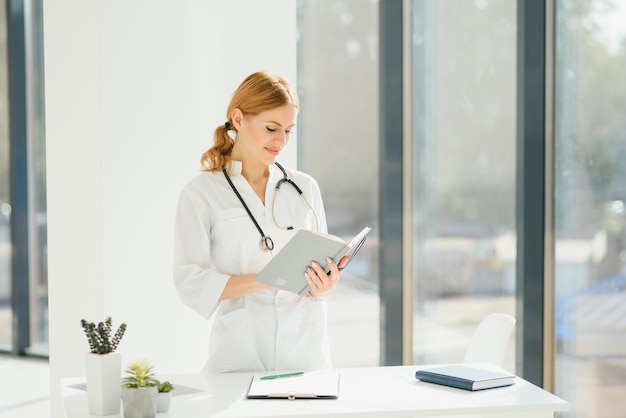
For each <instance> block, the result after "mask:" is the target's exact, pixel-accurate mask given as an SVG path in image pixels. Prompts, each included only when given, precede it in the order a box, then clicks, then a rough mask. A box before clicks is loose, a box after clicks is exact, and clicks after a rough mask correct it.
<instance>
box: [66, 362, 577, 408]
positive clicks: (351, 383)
mask: <svg viewBox="0 0 626 418" xmlns="http://www.w3.org/2000/svg"><path fill="white" fill-rule="evenodd" d="M418 368H419V366H397V367H371V368H347V369H338V370H339V371H340V374H341V381H340V395H339V399H333V400H322V399H298V400H292V401H290V400H284V399H276V400H270V399H262V400H252V399H246V398H245V394H246V391H247V388H248V385H249V383H250V379H251V377H252V374H253V373H225V374H211V375H207V376H204V375H201V374H192V375H168V376H163V377H164V378H166V379H167V380H169V381H171V382H172V383H173V384H174V386H176V385H179V386H181V387H183V386H184V387H187V388H194V389H198V391H197V392H193V393H186V394H183V395H178V396H176V392H175V391H174V395H175V396H173V397H172V402H171V405H170V410H169V412H167V413H161V414H157V418H195V417H198V418H200V417H202V418H206V417H220V418H237V417H328V416H333V417H434V416H436V417H442V416H445V417H455V418H460V417H472V418H477V417H489V418H494V417H507V418H526V417H528V418H530V417H532V418H547V417H554V412H556V411H566V410H568V408H569V405H568V403H567V402H566V401H564V400H562V399H560V398H558V397H556V396H554V395H552V394H551V393H549V392H547V391H545V390H543V389H541V388H539V387H537V386H535V385H533V384H531V383H529V382H527V381H525V380H523V379H521V378H517V379H516V382H515V384H514V385H513V386H508V387H503V388H496V389H489V390H485V391H478V392H469V391H464V390H460V389H454V388H449V387H446V386H440V385H434V384H431V383H426V382H420V381H419V380H417V379H415V370H417V369H418ZM81 382H84V379H82V378H80V379H62V380H61V390H62V394H63V399H64V406H65V413H66V417H67V418H85V417H87V416H89V417H91V415H89V414H88V412H87V394H86V392H85V391H84V390H81V389H77V388H75V387H70V386H71V385H74V384H77V383H81ZM188 392H189V391H188ZM121 416H122V414H121V413H120V415H109V417H110V418H115V417H121Z"/></svg>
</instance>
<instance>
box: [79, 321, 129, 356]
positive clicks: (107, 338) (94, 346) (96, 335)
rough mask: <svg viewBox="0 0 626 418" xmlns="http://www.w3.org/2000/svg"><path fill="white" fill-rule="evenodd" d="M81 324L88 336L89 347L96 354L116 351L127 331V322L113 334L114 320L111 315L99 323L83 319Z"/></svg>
mask: <svg viewBox="0 0 626 418" xmlns="http://www.w3.org/2000/svg"><path fill="white" fill-rule="evenodd" d="M80 324H81V326H82V327H83V331H84V332H85V335H86V336H87V341H88V342H89V349H90V351H91V352H92V353H95V354H108V353H112V352H114V351H115V349H116V348H117V345H118V344H119V343H120V341H121V339H122V337H123V336H124V332H125V331H126V323H122V324H121V325H120V326H119V328H118V329H117V331H115V334H112V330H113V325H112V324H113V321H112V320H111V317H110V316H109V317H107V318H106V319H105V320H104V322H99V323H98V325H96V324H95V323H93V322H87V321H86V320H84V319H81V321H80Z"/></svg>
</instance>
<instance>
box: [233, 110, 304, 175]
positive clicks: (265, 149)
mask: <svg viewBox="0 0 626 418" xmlns="http://www.w3.org/2000/svg"><path fill="white" fill-rule="evenodd" d="M297 116H298V109H297V108H296V107H295V106H294V105H291V104H287V105H284V106H280V107H277V108H274V109H271V110H267V111H265V112H261V113H259V114H258V115H244V114H243V113H242V112H241V111H240V110H239V109H235V110H234V111H233V115H232V121H233V125H234V126H235V128H236V129H237V139H236V140H235V145H234V147H233V152H232V157H233V158H234V159H236V160H240V161H244V162H258V163H261V164H263V165H270V164H273V163H274V161H276V158H278V155H279V154H280V152H281V151H282V150H283V148H285V146H286V145H287V143H288V142H289V138H290V136H291V132H292V130H293V129H295V125H296V117H297Z"/></svg>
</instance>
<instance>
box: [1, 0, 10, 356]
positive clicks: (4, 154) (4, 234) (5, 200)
mask: <svg viewBox="0 0 626 418" xmlns="http://www.w3.org/2000/svg"><path fill="white" fill-rule="evenodd" d="M6 11H7V5H6V0H0V350H10V349H11V347H12V341H13V335H12V326H11V324H12V311H11V223H10V217H11V199H10V185H11V183H10V179H11V176H10V174H9V86H8V76H9V75H8V66H9V60H8V57H7V53H8V51H7V46H8V39H7V31H8V28H7V15H6Z"/></svg>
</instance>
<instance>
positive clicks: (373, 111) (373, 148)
mask: <svg viewBox="0 0 626 418" xmlns="http://www.w3.org/2000/svg"><path fill="white" fill-rule="evenodd" d="M298 34H299V36H298V51H299V52H298V53H299V56H298V91H299V95H300V101H301V103H300V107H301V111H300V115H299V116H298V166H299V169H300V170H302V171H304V172H307V173H309V174H311V175H312V176H313V177H315V179H316V180H317V181H318V183H319V185H320V189H321V191H322V197H323V199H324V206H325V209H326V218H327V221H328V230H329V232H330V233H332V234H335V235H338V236H341V237H344V238H350V237H352V236H354V235H355V234H356V233H357V232H359V231H360V230H361V229H362V228H363V227H364V226H366V225H367V226H371V227H372V231H371V232H370V233H369V234H368V238H367V241H366V243H365V245H364V246H363V248H362V249H361V251H360V252H359V255H358V256H357V257H356V258H355V259H354V261H353V262H351V263H350V267H348V268H347V269H346V270H345V271H344V273H343V275H342V278H341V281H340V283H339V285H338V286H337V289H336V291H335V294H333V297H332V298H331V299H330V301H329V306H328V311H329V333H330V335H329V338H330V340H331V341H330V342H331V350H332V356H333V364H334V366H336V367H353V366H354V367H357V366H376V365H378V364H379V323H380V320H379V304H380V303H379V297H378V273H377V272H378V265H377V259H378V246H377V241H378V240H377V228H376V222H377V216H378V213H377V202H378V187H377V185H378V153H377V149H378V122H377V121H378V42H377V38H378V2H377V1H367V2H364V1H362V0H348V1H340V0H331V1H326V2H321V3H320V2H316V1H309V0H300V1H299V2H298ZM320 162H323V164H320Z"/></svg>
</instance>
